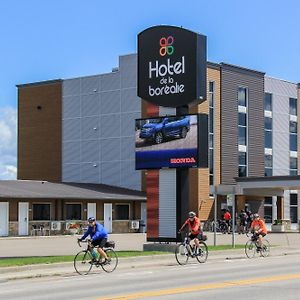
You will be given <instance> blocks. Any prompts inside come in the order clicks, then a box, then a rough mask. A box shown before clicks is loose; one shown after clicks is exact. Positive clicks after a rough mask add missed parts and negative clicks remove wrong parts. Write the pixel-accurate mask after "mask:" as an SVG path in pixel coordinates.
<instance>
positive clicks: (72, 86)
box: [63, 78, 80, 97]
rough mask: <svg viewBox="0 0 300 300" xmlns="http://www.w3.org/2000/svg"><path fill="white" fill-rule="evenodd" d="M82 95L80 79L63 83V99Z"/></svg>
mask: <svg viewBox="0 0 300 300" xmlns="http://www.w3.org/2000/svg"><path fill="white" fill-rule="evenodd" d="M79 94H80V78H75V79H67V80H64V81H63V97H65V96H73V95H79Z"/></svg>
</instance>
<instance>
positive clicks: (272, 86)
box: [265, 76, 297, 98]
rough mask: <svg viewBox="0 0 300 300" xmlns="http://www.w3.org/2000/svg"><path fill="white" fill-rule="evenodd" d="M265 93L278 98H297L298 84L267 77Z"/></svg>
mask: <svg viewBox="0 0 300 300" xmlns="http://www.w3.org/2000/svg"><path fill="white" fill-rule="evenodd" d="M265 91H266V92H267V93H271V94H276V95H278V96H285V97H291V98H297V84H296V83H291V82H288V81H285V80H280V79H276V78H272V77H268V76H266V77H265Z"/></svg>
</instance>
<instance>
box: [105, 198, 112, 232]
mask: <svg viewBox="0 0 300 300" xmlns="http://www.w3.org/2000/svg"><path fill="white" fill-rule="evenodd" d="M104 228H105V229H106V230H107V231H108V232H112V204H111V203H104Z"/></svg>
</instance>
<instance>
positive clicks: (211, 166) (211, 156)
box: [209, 81, 215, 185]
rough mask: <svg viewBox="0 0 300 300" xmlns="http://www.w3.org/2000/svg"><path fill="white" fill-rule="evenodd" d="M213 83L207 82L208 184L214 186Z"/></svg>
mask: <svg viewBox="0 0 300 300" xmlns="http://www.w3.org/2000/svg"><path fill="white" fill-rule="evenodd" d="M214 97H215V82H214V81H210V82H209V184H210V185H213V184H214V102H215V99H214Z"/></svg>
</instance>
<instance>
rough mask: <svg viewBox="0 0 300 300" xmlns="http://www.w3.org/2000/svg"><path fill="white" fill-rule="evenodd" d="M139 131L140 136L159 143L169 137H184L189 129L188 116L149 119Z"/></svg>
mask: <svg viewBox="0 0 300 300" xmlns="http://www.w3.org/2000/svg"><path fill="white" fill-rule="evenodd" d="M148 121H149V122H148V123H146V124H144V125H143V126H142V128H141V131H140V138H141V139H145V140H151V141H154V142H155V143H156V144H160V143H162V142H164V141H165V140H166V138H170V137H180V138H185V137H186V135H187V133H188V131H189V130H190V118H189V117H188V116H187V117H165V118H157V119H149V120H148Z"/></svg>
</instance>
